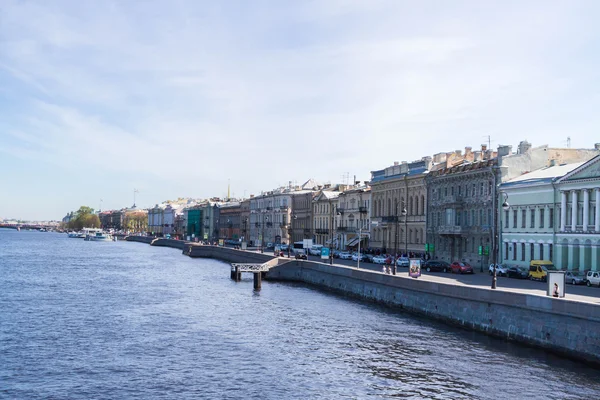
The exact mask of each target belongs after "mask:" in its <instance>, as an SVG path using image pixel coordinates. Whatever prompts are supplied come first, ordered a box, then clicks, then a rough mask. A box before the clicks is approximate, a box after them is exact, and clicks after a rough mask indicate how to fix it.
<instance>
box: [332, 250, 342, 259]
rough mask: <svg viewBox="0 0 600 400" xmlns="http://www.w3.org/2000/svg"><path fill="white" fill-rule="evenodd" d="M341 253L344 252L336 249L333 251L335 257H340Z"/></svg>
mask: <svg viewBox="0 0 600 400" xmlns="http://www.w3.org/2000/svg"><path fill="white" fill-rule="evenodd" d="M340 254H342V252H341V251H339V250H334V251H333V258H340Z"/></svg>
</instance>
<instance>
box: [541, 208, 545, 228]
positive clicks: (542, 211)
mask: <svg viewBox="0 0 600 400" xmlns="http://www.w3.org/2000/svg"><path fill="white" fill-rule="evenodd" d="M545 211H546V210H544V209H543V208H540V228H543V227H544V217H545Z"/></svg>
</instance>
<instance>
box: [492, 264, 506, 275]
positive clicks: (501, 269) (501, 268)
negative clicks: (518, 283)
mask: <svg viewBox="0 0 600 400" xmlns="http://www.w3.org/2000/svg"><path fill="white" fill-rule="evenodd" d="M507 270H508V266H507V265H502V264H496V276H508V275H506V271H507ZM489 271H490V275H494V264H490V268H489Z"/></svg>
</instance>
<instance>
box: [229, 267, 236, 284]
mask: <svg viewBox="0 0 600 400" xmlns="http://www.w3.org/2000/svg"><path fill="white" fill-rule="evenodd" d="M230 275H231V279H233V280H234V281H235V270H234V269H233V268H231V274H230Z"/></svg>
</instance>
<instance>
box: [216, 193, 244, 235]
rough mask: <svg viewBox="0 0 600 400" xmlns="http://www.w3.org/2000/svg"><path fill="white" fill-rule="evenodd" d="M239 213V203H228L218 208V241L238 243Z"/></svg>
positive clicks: (239, 230)
mask: <svg viewBox="0 0 600 400" xmlns="http://www.w3.org/2000/svg"><path fill="white" fill-rule="evenodd" d="M241 212H242V208H241V203H240V202H228V203H224V204H222V205H221V206H220V207H219V239H224V240H230V241H235V242H239V240H240V237H241V228H240V225H241Z"/></svg>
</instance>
